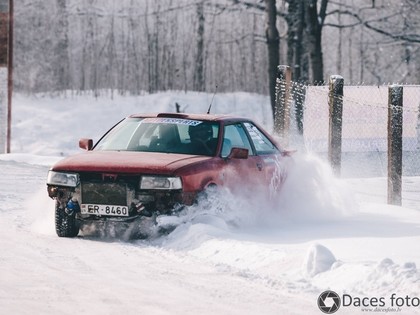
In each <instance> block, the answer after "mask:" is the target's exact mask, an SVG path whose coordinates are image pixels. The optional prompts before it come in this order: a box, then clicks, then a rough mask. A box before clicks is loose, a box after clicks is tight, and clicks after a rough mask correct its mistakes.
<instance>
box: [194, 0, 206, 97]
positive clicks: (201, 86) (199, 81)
mask: <svg viewBox="0 0 420 315" xmlns="http://www.w3.org/2000/svg"><path fill="white" fill-rule="evenodd" d="M197 18H198V28H197V52H196V55H195V71H194V90H196V91H204V90H205V83H204V22H205V19H204V1H200V2H198V3H197Z"/></svg>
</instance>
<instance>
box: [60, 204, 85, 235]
mask: <svg viewBox="0 0 420 315" xmlns="http://www.w3.org/2000/svg"><path fill="white" fill-rule="evenodd" d="M55 231H56V232H57V235H58V236H60V237H75V236H77V234H79V227H78V225H77V222H76V217H75V214H74V213H72V214H70V215H69V214H67V213H66V211H64V209H61V208H60V207H59V206H58V202H56V204H55Z"/></svg>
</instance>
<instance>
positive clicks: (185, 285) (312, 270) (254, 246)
mask: <svg viewBox="0 0 420 315" xmlns="http://www.w3.org/2000/svg"><path fill="white" fill-rule="evenodd" d="M8 159H15V160H24V161H25V160H26V162H29V163H33V164H28V163H25V162H15V161H12V160H8ZM48 163H49V161H46V160H43V159H42V157H36V156H30V155H28V156H25V155H23V156H18V155H17V156H14V157H13V156H12V158H10V156H7V159H6V158H5V156H2V158H0V215H1V216H0V224H1V226H2V228H1V229H0V235H1V237H0V244H1V245H0V246H1V249H2V251H1V253H0V279H1V285H0V313H1V314H75V313H77V314H121V313H124V314H139V313H145V314H197V313H199V314H302V312H303V313H305V314H322V312H321V311H320V310H319V309H318V306H317V298H318V296H319V294H320V293H321V292H322V291H324V290H327V289H332V290H335V291H336V292H339V293H340V294H342V293H346V292H349V293H351V294H354V295H358V296H383V297H385V298H386V299H389V296H390V294H391V293H392V292H396V293H398V294H400V295H401V296H404V297H405V296H406V295H408V296H410V297H419V293H420V292H419V287H420V285H419V283H420V275H419V271H418V269H417V267H416V266H419V265H420V217H419V211H418V209H417V210H411V209H407V208H401V207H390V206H386V205H384V204H381V203H363V202H362V203H361V204H360V211H357V212H354V213H350V214H347V215H345V216H342V217H338V218H335V219H333V220H325V219H319V218H313V217H312V218H309V219H307V220H302V218H303V215H304V214H305V212H302V213H300V214H291V215H290V213H289V215H288V216H285V217H284V218H285V221H284V222H281V223H273V222H272V220H274V219H276V218H277V217H276V215H274V214H271V218H270V220H263V221H259V222H258V223H255V224H250V221H252V220H250V218H252V217H251V216H250V214H249V213H248V216H249V221H248V222H247V223H246V224H243V222H241V221H240V220H237V222H236V223H239V225H237V226H235V227H233V226H232V225H231V224H230V223H231V222H232V218H233V220H235V215H237V213H234V215H232V214H229V215H227V214H226V213H222V214H220V217H210V216H209V217H207V219H203V217H202V218H201V219H200V220H195V221H194V220H192V221H191V222H186V223H184V224H181V225H180V226H179V227H178V228H177V229H176V230H175V231H174V232H172V233H171V234H170V235H168V236H165V237H159V238H157V239H154V240H149V241H133V242H124V241H120V240H117V239H100V238H94V237H83V236H79V237H78V238H75V239H63V238H58V237H57V236H56V235H55V232H54V226H53V202H52V201H51V200H49V199H48V197H47V194H46V189H45V176H46V173H47V170H48V167H47V166H42V165H34V164H48ZM414 180H417V182H420V180H419V179H418V178H417V179H416V178H412V177H411V178H410V181H411V182H412V181H414ZM356 181H357V180H352V181H351V182H350V186H354V187H358V188H359V189H360V188H361V185H362V184H365V185H366V183H369V180H364V181H359V182H358V184H357V183H356ZM309 182H311V181H310V180H308V183H309ZM323 185H328V183H326V182H323ZM300 186H301V185H300ZM410 187H411V186H410ZM412 187H415V186H412ZM416 187H420V186H419V185H417V186H416ZM301 188H302V187H299V189H301ZM327 188H328V187H325V186H323V187H322V192H323V193H324V194H325V193H326V192H327V191H328V189H327ZM289 189H294V190H295V192H296V193H298V192H299V189H298V188H297V187H296V186H294V184H293V178H292V187H289ZM305 189H308V187H305ZM419 190H420V189H419ZM362 191H364V192H366V190H364V189H362ZM289 192H290V191H289ZM317 193H319V191H318V192H317ZM317 193H313V192H312V193H310V194H312V195H313V197H315V196H317ZM372 193H373V192H372ZM416 194H418V193H415V194H413V197H414V196H415V195H416ZM318 197H319V196H318ZM362 197H363V195H362ZM321 198H323V204H325V203H326V202H327V201H328V200H326V199H327V198H328V197H327V196H326V195H324V196H322V197H321ZM309 200H310V199H309ZM285 202H286V204H287V202H290V200H289V201H288V200H287V199H286V200H285ZM310 204H312V205H314V200H312V201H311V203H310ZM310 204H308V203H306V206H309V205H310ZM289 206H290V205H289ZM294 206H295V207H301V206H303V204H302V203H299V202H297V201H296V204H295V205H294ZM195 211H197V209H195ZM233 211H235V210H233ZM241 211H243V208H241ZM315 211H320V210H319V209H318V210H316V209H315ZM268 213H271V212H268ZM380 213H382V214H380ZM319 214H321V213H320V212H319ZM228 217H229V220H227V218H228ZM204 218H205V217H204ZM209 218H210V219H209ZM256 221H258V220H256ZM229 222H230V223H229ZM241 224H242V225H241ZM387 303H388V300H387ZM386 306H387V307H389V306H390V305H389V304H387V305H386ZM419 310H420V309H419V307H414V306H411V307H407V306H405V307H402V308H401V310H400V311H399V312H398V313H399V314H415V313H420V311H419ZM355 313H356V314H357V313H362V309H361V307H356V306H347V307H341V309H340V310H339V311H338V312H337V314H355Z"/></svg>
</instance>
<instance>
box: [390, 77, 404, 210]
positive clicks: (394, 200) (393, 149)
mask: <svg viewBox="0 0 420 315" xmlns="http://www.w3.org/2000/svg"><path fill="white" fill-rule="evenodd" d="M402 132H403V87H402V86H401V85H391V86H389V87H388V204H393V205H399V206H401V204H402V198H401V188H402V184H401V176H402Z"/></svg>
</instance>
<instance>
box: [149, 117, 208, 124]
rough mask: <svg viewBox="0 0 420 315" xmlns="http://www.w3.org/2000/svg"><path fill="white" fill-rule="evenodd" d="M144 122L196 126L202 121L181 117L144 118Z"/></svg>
mask: <svg viewBox="0 0 420 315" xmlns="http://www.w3.org/2000/svg"><path fill="white" fill-rule="evenodd" d="M143 121H144V122H148V123H152V124H158V123H159V124H176V125H187V126H197V125H199V124H201V123H202V121H200V120H190V119H181V118H168V117H165V118H162V117H158V118H145V119H143Z"/></svg>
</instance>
